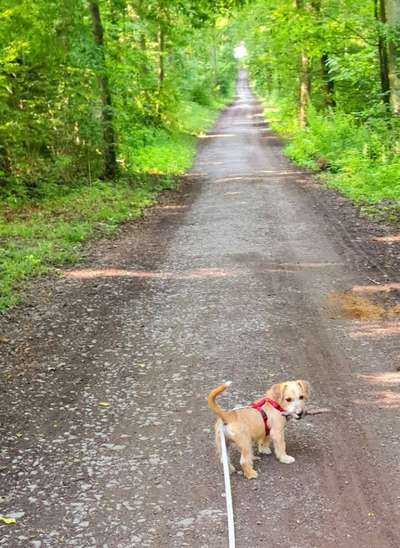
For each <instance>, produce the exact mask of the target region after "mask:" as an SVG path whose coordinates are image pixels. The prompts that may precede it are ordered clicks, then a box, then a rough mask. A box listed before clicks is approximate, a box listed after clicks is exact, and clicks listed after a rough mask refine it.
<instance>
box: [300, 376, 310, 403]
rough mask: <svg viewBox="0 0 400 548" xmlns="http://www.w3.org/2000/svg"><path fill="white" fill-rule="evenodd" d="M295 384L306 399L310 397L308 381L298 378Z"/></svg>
mask: <svg viewBox="0 0 400 548" xmlns="http://www.w3.org/2000/svg"><path fill="white" fill-rule="evenodd" d="M297 384H298V385H299V386H300V388H301V389H302V390H303V392H304V397H305V398H306V399H307V400H308V398H309V397H310V383H309V382H308V381H302V380H299V381H297Z"/></svg>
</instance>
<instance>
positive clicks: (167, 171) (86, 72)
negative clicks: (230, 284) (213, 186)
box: [0, 0, 235, 310]
mask: <svg viewBox="0 0 400 548" xmlns="http://www.w3.org/2000/svg"><path fill="white" fill-rule="evenodd" d="M234 3H235V2H234V1H233V0H232V1H229V0H219V1H218V2H211V1H209V0H201V1H197V2H195V1H193V0H185V1H183V0H179V1H177V2H176V1H172V0H150V1H148V2H145V1H144V0H137V1H135V2H128V1H127V0H113V1H112V2H109V1H108V0H93V1H92V2H91V3H90V2H88V1H87V0H38V1H37V2H34V3H32V2H28V0H20V1H19V2H15V1H14V0H4V1H2V3H1V6H0V200H1V204H0V243H1V248H0V310H2V309H4V308H6V307H7V306H10V305H12V304H14V303H15V302H17V301H18V299H19V298H20V294H21V292H20V289H21V288H22V287H23V282H24V281H25V280H26V279H27V278H29V277H30V276H32V275H35V274H38V273H41V272H44V271H46V270H47V269H48V268H49V267H51V266H52V265H56V264H60V263H65V262H74V261H75V260H76V259H77V257H78V256H79V252H80V248H81V245H82V242H84V241H85V240H86V239H87V238H89V237H92V236H93V235H95V234H97V233H98V232H100V233H109V232H110V231H113V230H114V229H115V227H116V226H117V225H118V223H120V222H121V221H124V220H126V219H132V218H136V217H137V216H138V215H140V213H141V211H142V210H143V208H144V207H146V206H148V205H150V204H152V203H153V202H154V200H155V199H156V195H157V193H158V192H159V191H160V190H162V189H163V188H166V187H168V186H170V185H172V184H174V182H173V179H172V175H177V174H179V173H182V172H183V171H184V170H185V169H187V168H188V167H189V166H190V164H191V162H192V159H193V154H194V151H195V136H197V135H199V134H200V133H201V131H203V130H205V129H207V128H208V127H209V126H210V124H211V123H212V122H213V120H214V119H215V116H216V112H217V110H218V108H219V107H220V106H221V105H222V104H223V103H224V102H225V101H226V100H227V99H228V98H229V96H230V93H231V92H232V82H233V79H234V73H235V63H234V60H233V57H232V50H233V37H232V36H230V35H229V34H227V33H225V32H224V26H225V22H224V21H225V20H224V18H223V16H222V15H223V14H224V13H226V10H227V9H229V8H231V7H232V6H233V4H234ZM93 4H95V5H97V6H98V7H99V12H100V21H99V28H98V29H97V30H98V31H101V32H102V36H103V41H102V42H101V43H100V42H99V41H98V40H96V36H97V38H98V35H96V33H95V32H94V29H93V17H92V15H93V13H92V12H91V11H90V9H89V7H90V5H93ZM106 89H108V91H109V95H110V102H109V103H108V102H107V101H106V100H105V99H106V98H105V96H104V95H105V90H106ZM105 114H106V116H108V119H109V120H111V122H109V123H110V124H111V125H112V129H113V133H114V135H115V141H116V142H115V143H114V144H115V147H116V152H117V162H118V166H119V171H120V177H119V178H118V179H117V180H115V181H112V182H111V181H110V182H104V181H103V182H100V181H99V177H101V175H102V174H103V173H104V169H103V166H104V161H105V157H106V152H105V134H104V115H105ZM149 174H152V177H149Z"/></svg>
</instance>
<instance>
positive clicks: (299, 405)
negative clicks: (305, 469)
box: [208, 380, 310, 479]
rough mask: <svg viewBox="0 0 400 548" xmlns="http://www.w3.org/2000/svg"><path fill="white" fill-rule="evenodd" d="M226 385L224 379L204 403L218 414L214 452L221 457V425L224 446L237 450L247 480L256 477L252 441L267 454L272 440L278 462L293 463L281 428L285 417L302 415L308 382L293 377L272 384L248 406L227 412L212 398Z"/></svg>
mask: <svg viewBox="0 0 400 548" xmlns="http://www.w3.org/2000/svg"><path fill="white" fill-rule="evenodd" d="M230 384H231V382H230V381H229V382H225V383H224V384H221V385H220V386H217V387H216V388H214V390H211V392H210V393H209V394H208V406H209V407H210V409H211V410H212V411H213V412H214V413H215V414H216V415H218V417H219V418H218V419H217V422H216V424H215V441H216V447H217V452H218V455H219V456H220V457H221V446H220V434H219V429H220V428H221V425H223V428H224V434H225V440H226V441H227V445H229V444H230V443H233V444H235V445H236V446H237V447H238V448H239V450H240V452H241V455H240V465H241V468H242V470H243V474H244V476H245V477H246V478H247V479H253V478H256V477H257V476H258V474H257V472H256V471H255V470H254V468H253V460H254V456H253V445H254V443H257V446H258V452H259V453H263V454H266V455H270V454H271V448H270V445H271V442H272V443H273V446H274V450H275V455H276V457H277V459H278V460H279V461H280V462H283V463H284V464H291V463H292V462H294V461H295V459H294V457H291V456H290V455H288V454H287V453H286V443H285V427H286V423H287V420H288V419H289V418H294V419H295V420H299V419H301V418H302V417H303V415H304V414H305V407H306V401H307V400H308V399H309V395H310V385H309V383H308V382H307V381H302V380H297V381H288V382H284V383H280V384H274V385H273V386H271V388H269V389H268V390H267V392H266V394H265V398H263V399H262V400H259V401H258V402H254V403H253V404H251V406H250V407H241V408H237V409H232V410H230V411H227V410H225V409H222V407H220V406H219V405H218V404H217V402H216V401H215V400H216V397H217V396H218V395H219V394H221V393H222V392H224V390H226V388H228V386H230ZM229 467H230V471H231V472H234V471H235V468H234V466H232V465H231V464H229Z"/></svg>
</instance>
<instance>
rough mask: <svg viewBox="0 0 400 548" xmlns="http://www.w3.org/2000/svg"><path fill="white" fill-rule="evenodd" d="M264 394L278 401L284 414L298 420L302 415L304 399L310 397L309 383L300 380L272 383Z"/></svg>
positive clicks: (304, 404)
mask: <svg viewBox="0 0 400 548" xmlns="http://www.w3.org/2000/svg"><path fill="white" fill-rule="evenodd" d="M266 395H267V398H271V399H273V400H275V401H276V402H278V403H279V405H280V406H281V407H282V408H283V409H284V410H285V415H286V416H288V417H293V418H295V419H296V420H299V419H301V417H302V416H303V415H304V411H305V407H306V401H307V400H308V398H309V397H310V384H309V383H308V382H307V381H301V380H299V381H288V382H282V383H280V384H274V385H272V386H271V388H270V389H269V390H268V391H267V394H266Z"/></svg>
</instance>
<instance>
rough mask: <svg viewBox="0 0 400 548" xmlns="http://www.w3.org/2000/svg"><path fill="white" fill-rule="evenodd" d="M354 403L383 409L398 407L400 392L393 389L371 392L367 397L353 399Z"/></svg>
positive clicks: (399, 405)
mask: <svg viewBox="0 0 400 548" xmlns="http://www.w3.org/2000/svg"><path fill="white" fill-rule="evenodd" d="M353 403H355V404H357V405H363V406H368V407H372V406H373V407H376V406H378V407H379V408H381V409H397V408H399V407H400V393H399V392H393V391H392V390H382V391H380V392H376V393H374V394H369V395H368V397H366V398H365V399H356V400H353Z"/></svg>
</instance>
